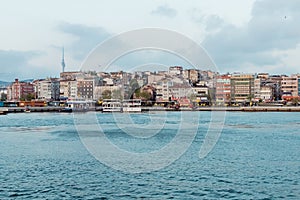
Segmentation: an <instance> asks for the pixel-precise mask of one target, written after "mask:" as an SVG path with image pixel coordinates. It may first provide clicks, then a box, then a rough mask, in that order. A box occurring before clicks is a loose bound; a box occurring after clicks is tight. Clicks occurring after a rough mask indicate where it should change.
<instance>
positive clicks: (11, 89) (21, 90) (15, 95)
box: [7, 79, 34, 101]
mask: <svg viewBox="0 0 300 200" xmlns="http://www.w3.org/2000/svg"><path fill="white" fill-rule="evenodd" d="M7 89H8V97H7V99H8V100H9V101H19V100H21V99H26V97H27V96H28V95H33V96H34V87H33V84H32V83H28V82H20V81H19V79H15V82H13V83H12V84H11V85H10V86H8V88H7Z"/></svg>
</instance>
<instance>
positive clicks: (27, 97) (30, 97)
mask: <svg viewBox="0 0 300 200" xmlns="http://www.w3.org/2000/svg"><path fill="white" fill-rule="evenodd" d="M32 99H35V98H34V94H31V93H30V94H27V95H26V97H25V100H26V101H31V100H32Z"/></svg>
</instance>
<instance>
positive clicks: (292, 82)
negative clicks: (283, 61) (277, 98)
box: [281, 75, 298, 100]
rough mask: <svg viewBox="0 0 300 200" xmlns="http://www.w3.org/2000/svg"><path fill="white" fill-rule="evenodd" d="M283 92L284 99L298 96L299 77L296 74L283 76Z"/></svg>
mask: <svg viewBox="0 0 300 200" xmlns="http://www.w3.org/2000/svg"><path fill="white" fill-rule="evenodd" d="M281 93H282V99H286V100H288V99H290V98H293V97H298V77H297V76H296V75H292V76H282V80H281Z"/></svg>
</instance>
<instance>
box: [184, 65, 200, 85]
mask: <svg viewBox="0 0 300 200" xmlns="http://www.w3.org/2000/svg"><path fill="white" fill-rule="evenodd" d="M183 78H184V79H186V80H189V82H190V83H193V84H195V83H197V82H198V81H199V80H200V70H198V69H186V70H184V71H183Z"/></svg>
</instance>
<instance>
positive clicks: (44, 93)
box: [33, 78, 60, 100]
mask: <svg viewBox="0 0 300 200" xmlns="http://www.w3.org/2000/svg"><path fill="white" fill-rule="evenodd" d="M33 85H34V92H35V98H36V99H45V100H59V92H60V91H59V86H60V83H59V79H57V78H48V79H38V80H35V81H33Z"/></svg>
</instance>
